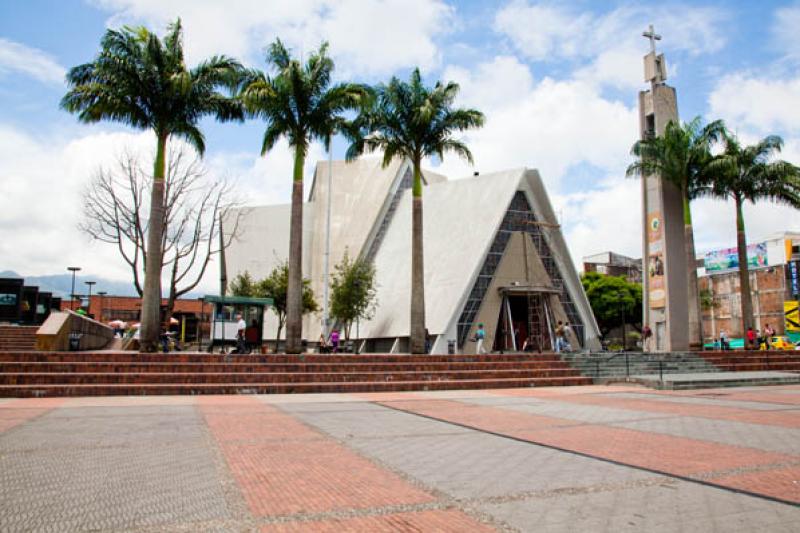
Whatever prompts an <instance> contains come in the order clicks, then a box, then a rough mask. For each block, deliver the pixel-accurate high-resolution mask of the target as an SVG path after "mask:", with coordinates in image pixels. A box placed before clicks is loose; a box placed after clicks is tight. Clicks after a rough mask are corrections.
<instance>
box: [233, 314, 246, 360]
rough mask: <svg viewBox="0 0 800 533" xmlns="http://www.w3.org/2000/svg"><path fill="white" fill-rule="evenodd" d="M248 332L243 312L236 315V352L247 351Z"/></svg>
mask: <svg viewBox="0 0 800 533" xmlns="http://www.w3.org/2000/svg"><path fill="white" fill-rule="evenodd" d="M246 333H247V322H245V321H244V317H242V315H241V314H239V315H236V350H235V351H236V353H245V352H246V351H247V341H246V339H245V334H246Z"/></svg>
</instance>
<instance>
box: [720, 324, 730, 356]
mask: <svg viewBox="0 0 800 533" xmlns="http://www.w3.org/2000/svg"><path fill="white" fill-rule="evenodd" d="M728 347H729V345H728V333H727V332H726V331H725V330H724V329H721V330H720V331H719V348H720V350H723V351H726V350H727V349H728Z"/></svg>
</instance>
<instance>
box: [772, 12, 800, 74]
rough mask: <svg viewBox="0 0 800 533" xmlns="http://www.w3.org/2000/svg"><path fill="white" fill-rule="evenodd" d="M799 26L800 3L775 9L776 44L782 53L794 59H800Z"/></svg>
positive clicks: (774, 35)
mask: <svg viewBox="0 0 800 533" xmlns="http://www.w3.org/2000/svg"><path fill="white" fill-rule="evenodd" d="M797 28H800V3H795V4H793V5H790V6H785V7H781V8H779V9H776V10H775V13H774V15H773V25H772V35H773V39H774V41H775V45H776V47H777V48H778V50H780V52H781V53H782V54H784V55H785V56H786V57H787V58H788V59H792V60H800V48H798V47H797Z"/></svg>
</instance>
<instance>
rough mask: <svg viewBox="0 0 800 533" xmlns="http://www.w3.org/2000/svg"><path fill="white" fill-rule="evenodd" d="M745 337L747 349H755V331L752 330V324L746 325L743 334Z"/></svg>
mask: <svg viewBox="0 0 800 533" xmlns="http://www.w3.org/2000/svg"><path fill="white" fill-rule="evenodd" d="M745 338H746V339H747V349H748V350H755V349H756V332H755V331H753V327H752V326H748V327H747V333H746V334H745Z"/></svg>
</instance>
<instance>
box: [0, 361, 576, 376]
mask: <svg viewBox="0 0 800 533" xmlns="http://www.w3.org/2000/svg"><path fill="white" fill-rule="evenodd" d="M0 365H2V371H3V372H6V373H119V372H139V373H146V372H174V373H183V372H188V373H202V372H212V373H214V372H218V373H221V372H231V373H236V372H239V373H241V372H248V373H251V372H255V373H258V372H261V373H264V372H311V373H313V372H441V371H448V370H450V371H468V370H481V371H503V370H529V371H530V370H548V369H568V370H571V367H570V366H569V365H567V364H566V363H564V362H561V361H523V362H514V361H503V362H479V363H470V362H453V363H341V364H320V363H297V364H287V363H261V364H257V363H256V364H254V363H167V362H158V363H106V362H81V361H64V362H39V361H36V362H22V363H17V362H14V363H0Z"/></svg>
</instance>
